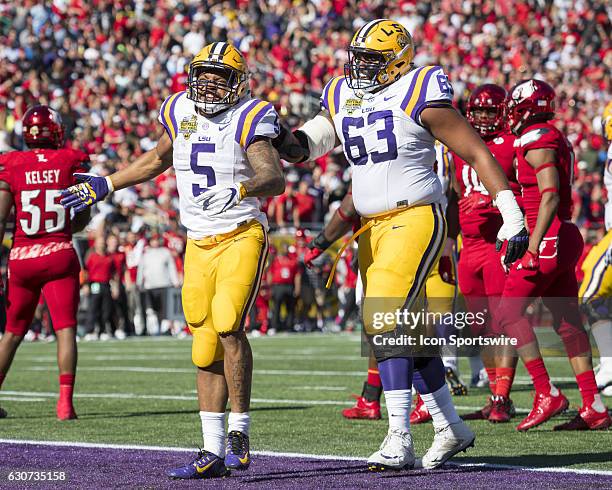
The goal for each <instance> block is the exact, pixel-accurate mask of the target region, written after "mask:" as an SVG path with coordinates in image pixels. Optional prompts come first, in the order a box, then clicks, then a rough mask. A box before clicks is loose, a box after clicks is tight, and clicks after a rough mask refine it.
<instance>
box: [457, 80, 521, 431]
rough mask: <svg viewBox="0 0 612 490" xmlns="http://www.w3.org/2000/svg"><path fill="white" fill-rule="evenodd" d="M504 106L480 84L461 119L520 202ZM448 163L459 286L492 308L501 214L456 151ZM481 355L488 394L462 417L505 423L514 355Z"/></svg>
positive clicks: (499, 283) (473, 301) (502, 98)
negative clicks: (454, 195) (455, 205)
mask: <svg viewBox="0 0 612 490" xmlns="http://www.w3.org/2000/svg"><path fill="white" fill-rule="evenodd" d="M505 105H506V90H505V89H504V88H503V87H500V86H499V85H494V84H485V85H481V86H479V87H477V88H476V89H474V91H473V92H472V94H471V95H470V98H469V100H468V104H467V110H466V117H467V120H468V121H469V122H470V124H471V125H472V126H473V127H474V129H476V131H478V133H479V134H480V137H481V138H482V139H483V140H484V142H485V143H486V145H487V147H488V148H489V150H490V151H491V153H492V154H493V156H494V157H495V159H496V160H497V161H498V162H499V164H500V165H501V166H502V168H503V170H504V173H505V174H506V177H507V178H508V182H509V184H510V188H511V189H512V191H513V192H514V195H515V197H516V199H517V202H519V204H520V202H521V188H520V185H519V184H518V182H517V180H516V172H515V168H514V141H515V137H514V135H513V134H512V133H511V132H510V131H509V130H508V129H507V127H506V121H505V112H506V111H505ZM453 161H454V163H455V177H456V182H455V188H456V190H457V192H458V194H459V224H460V228H461V235H462V237H463V248H462V250H461V255H460V258H459V266H458V280H459V289H460V290H461V292H462V293H463V295H464V297H465V300H466V303H467V307H468V309H469V310H470V311H473V312H477V311H485V310H488V311H489V312H494V311H495V310H496V307H497V302H498V301H499V297H500V296H501V293H502V291H503V288H504V282H505V280H506V274H505V271H504V269H503V267H502V264H501V261H500V258H499V254H498V253H497V251H496V250H495V239H496V235H497V230H499V228H500V226H501V224H502V218H501V215H500V213H499V211H498V210H497V208H496V207H494V206H493V200H492V199H491V196H490V195H489V193H488V192H487V190H486V189H485V187H484V186H483V185H482V183H481V182H480V180H479V179H478V176H477V175H476V172H475V171H474V169H473V168H472V167H471V166H470V165H469V164H468V163H466V162H465V161H464V160H462V159H461V158H460V157H459V156H458V155H455V154H453ZM487 330H488V329H487ZM472 334H473V335H482V334H484V335H492V334H494V332H492V331H484V332H475V331H472ZM496 354H497V355H496ZM504 354H506V355H504ZM507 354H510V355H507ZM482 357H483V362H484V364H485V367H486V370H487V374H488V377H489V387H490V389H491V393H492V396H491V398H490V400H489V402H488V403H487V405H486V406H485V407H484V408H483V409H481V410H478V411H476V412H474V413H471V414H468V415H466V416H464V417H463V418H465V419H488V420H490V421H491V422H507V421H509V420H510V418H511V416H512V415H513V413H514V407H513V405H512V401H511V400H510V398H509V395H510V389H511V387H512V381H513V379H514V373H515V368H516V357H514V356H513V355H512V352H510V353H504V352H488V351H483V352H482Z"/></svg>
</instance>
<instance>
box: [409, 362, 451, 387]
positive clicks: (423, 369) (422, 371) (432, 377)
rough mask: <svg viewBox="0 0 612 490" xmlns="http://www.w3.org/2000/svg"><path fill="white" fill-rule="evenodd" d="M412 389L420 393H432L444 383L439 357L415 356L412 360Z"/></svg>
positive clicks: (442, 366)
mask: <svg viewBox="0 0 612 490" xmlns="http://www.w3.org/2000/svg"><path fill="white" fill-rule="evenodd" d="M412 383H413V385H414V389H415V390H417V391H418V392H419V393H420V394H421V395H423V394H426V393H433V392H434V391H437V390H439V389H440V388H442V386H444V383H446V378H445V376H444V364H442V359H440V358H439V357H417V358H415V360H414V379H413V381H412Z"/></svg>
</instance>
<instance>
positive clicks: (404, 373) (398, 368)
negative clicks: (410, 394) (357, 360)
mask: <svg viewBox="0 0 612 490" xmlns="http://www.w3.org/2000/svg"><path fill="white" fill-rule="evenodd" d="M413 364H414V363H413V360H412V358H411V357H393V358H391V359H385V360H384V361H380V362H379V363H378V372H379V373H380V380H381V381H382V385H383V390H385V391H393V390H409V389H411V388H412V371H413Z"/></svg>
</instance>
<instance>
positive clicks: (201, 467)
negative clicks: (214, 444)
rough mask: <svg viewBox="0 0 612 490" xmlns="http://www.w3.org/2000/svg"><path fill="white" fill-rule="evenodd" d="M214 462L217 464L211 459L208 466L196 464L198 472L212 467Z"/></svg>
mask: <svg viewBox="0 0 612 490" xmlns="http://www.w3.org/2000/svg"><path fill="white" fill-rule="evenodd" d="M213 464H215V462H214V461H211V462H210V463H208V464H207V465H206V466H198V465H196V471H197V472H198V473H204V472H205V471H206V470H207V469H208V468H210V467H211V466H212V465H213Z"/></svg>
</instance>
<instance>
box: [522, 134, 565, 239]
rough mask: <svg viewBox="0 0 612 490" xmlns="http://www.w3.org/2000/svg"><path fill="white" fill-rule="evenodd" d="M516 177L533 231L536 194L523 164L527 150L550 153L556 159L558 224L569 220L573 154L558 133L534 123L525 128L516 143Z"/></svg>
mask: <svg viewBox="0 0 612 490" xmlns="http://www.w3.org/2000/svg"><path fill="white" fill-rule="evenodd" d="M514 146H515V148H516V159H517V167H516V175H517V178H518V182H519V184H520V185H521V188H522V191H523V206H524V208H525V216H526V217H527V224H528V225H529V229H530V230H533V229H534V227H535V224H536V222H537V219H538V210H539V209H540V200H541V197H542V196H541V195H540V190H539V189H538V179H537V177H536V172H535V170H534V168H533V167H532V166H531V165H530V164H529V162H528V161H527V160H526V158H525V155H526V154H527V152H528V151H529V150H536V149H550V150H554V152H555V155H556V165H555V167H556V169H557V172H558V173H559V189H558V191H559V207H558V209H557V217H558V218H559V219H560V220H570V219H571V218H572V204H573V203H572V181H573V180H574V152H573V150H572V146H571V144H570V143H569V141H567V138H566V137H565V136H563V134H562V133H561V131H559V130H558V129H557V128H555V127H554V126H553V125H552V124H549V123H538V124H534V125H533V126H529V128H527V130H526V131H525V132H524V133H523V134H522V135H521V136H520V137H519V138H517V139H516V142H515V144H514Z"/></svg>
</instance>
